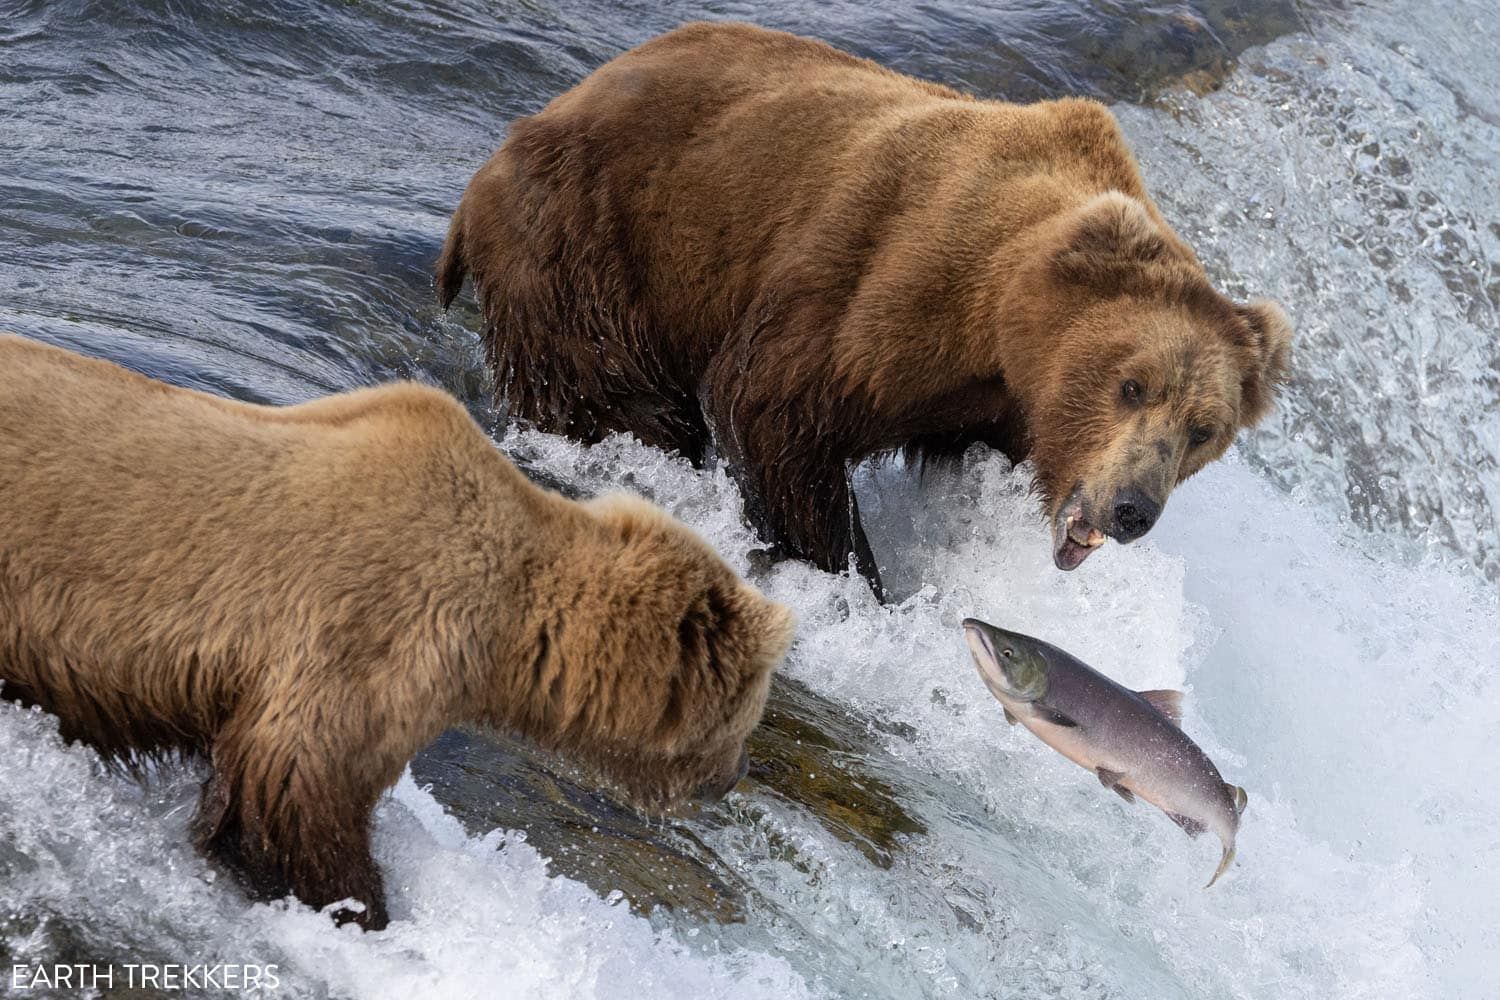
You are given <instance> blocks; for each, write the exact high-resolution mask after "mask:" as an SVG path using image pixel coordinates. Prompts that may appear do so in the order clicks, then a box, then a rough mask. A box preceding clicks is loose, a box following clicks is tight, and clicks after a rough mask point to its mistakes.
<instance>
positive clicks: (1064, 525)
mask: <svg viewBox="0 0 1500 1000" xmlns="http://www.w3.org/2000/svg"><path fill="white" fill-rule="evenodd" d="M1104 537H1105V536H1104V532H1102V531H1100V530H1099V529H1098V528H1096V527H1095V526H1094V525H1093V524H1092V523H1091V522H1090V521H1089V520H1088V519H1087V518H1086V517H1084V516H1083V490H1082V487H1081V486H1075V487H1073V492H1071V493H1069V494H1068V497H1067V499H1066V500H1064V501H1063V502H1062V504H1061V505H1059V506H1058V508H1057V513H1056V514H1054V515H1053V517H1052V562H1053V564H1054V565H1055V566H1057V568H1058V569H1060V570H1062V571H1063V572H1065V573H1066V572H1069V571H1071V570H1075V569H1077V568H1078V567H1079V566H1081V565H1083V561H1084V560H1085V559H1087V558H1088V557H1089V556H1090V555H1092V554H1093V552H1094V550H1095V549H1097V548H1098V547H1099V546H1101V545H1103V544H1104Z"/></svg>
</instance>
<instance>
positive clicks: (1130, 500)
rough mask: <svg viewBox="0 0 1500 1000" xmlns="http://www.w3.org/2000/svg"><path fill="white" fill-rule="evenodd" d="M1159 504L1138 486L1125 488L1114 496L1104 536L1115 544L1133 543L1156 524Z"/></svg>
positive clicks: (1159, 514)
mask: <svg viewBox="0 0 1500 1000" xmlns="http://www.w3.org/2000/svg"><path fill="white" fill-rule="evenodd" d="M1160 516H1161V504H1160V503H1159V502H1158V501H1156V500H1153V499H1152V498H1151V497H1149V496H1147V495H1146V492H1145V491H1144V490H1142V489H1141V488H1140V487H1138V486H1127V487H1125V488H1124V489H1122V490H1120V491H1119V492H1118V493H1116V494H1115V502H1114V507H1113V509H1112V510H1111V512H1110V526H1109V529H1108V530H1106V531H1105V534H1107V535H1109V537H1111V538H1113V539H1114V540H1115V541H1117V542H1121V543H1124V542H1133V541H1135V540H1136V539H1137V538H1140V537H1141V536H1142V535H1144V534H1145V533H1146V532H1148V531H1150V530H1151V527H1152V525H1154V524H1156V519H1157V518H1158V517H1160Z"/></svg>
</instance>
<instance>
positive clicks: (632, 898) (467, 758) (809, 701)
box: [411, 678, 926, 923]
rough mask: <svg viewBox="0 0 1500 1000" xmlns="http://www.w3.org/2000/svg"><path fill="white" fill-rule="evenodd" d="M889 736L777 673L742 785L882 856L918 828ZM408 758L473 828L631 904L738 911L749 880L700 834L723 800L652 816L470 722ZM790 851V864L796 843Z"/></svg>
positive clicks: (729, 916) (720, 815) (884, 862)
mask: <svg viewBox="0 0 1500 1000" xmlns="http://www.w3.org/2000/svg"><path fill="white" fill-rule="evenodd" d="M886 738H888V737H887V735H886V734H885V733H884V732H882V730H881V728H880V727H879V726H878V725H877V724H876V723H874V722H873V721H871V720H868V719H863V718H861V717H859V716H858V715H855V714H853V713H851V712H850V711H849V710H848V709H846V708H844V707H842V706H840V705H837V704H835V703H833V702H831V701H828V700H827V699H824V698H821V697H819V696H818V695H816V694H814V693H813V692H812V691H810V690H808V689H807V688H806V687H804V686H803V685H801V684H799V683H797V682H795V681H790V680H787V679H784V678H778V679H777V680H776V681H775V682H774V683H773V685H772V688H771V698H770V701H769V703H768V705H767V707H766V715H765V718H764V719H763V720H762V722H761V725H760V726H759V727H757V729H756V730H755V732H754V733H753V734H752V735H751V738H750V759H751V762H752V763H751V771H750V776H749V778H747V779H746V780H745V781H744V782H742V783H741V784H740V786H739V794H745V795H749V796H756V795H773V796H776V797H777V798H779V799H782V800H783V801H785V802H787V803H789V804H792V805H794V806H795V807H797V808H799V809H801V810H802V811H804V812H806V813H807V814H808V815H809V816H811V817H812V818H813V819H815V820H816V821H817V822H818V823H819V824H820V825H821V826H822V827H823V828H824V829H826V830H827V831H828V832H829V833H830V834H831V835H832V836H834V837H835V838H837V839H838V840H840V841H843V842H844V843H847V844H850V845H851V846H853V847H855V848H856V849H858V850H859V851H860V853H861V854H863V855H864V856H865V857H866V858H868V859H869V860H870V862H871V863H873V864H876V865H879V866H880V867H882V868H888V867H890V865H891V863H892V859H893V857H894V855H895V854H896V852H898V851H899V850H900V849H901V846H902V843H903V840H904V838H906V837H910V836H914V835H917V834H922V833H925V832H926V828H925V827H924V826H923V825H922V823H921V822H920V821H918V820H917V819H915V818H914V817H912V816H911V815H910V814H909V813H908V812H907V811H906V810H905V809H903V808H902V806H901V805H900V804H899V803H900V800H901V798H902V797H903V796H902V794H901V792H900V790H899V789H897V788H895V787H893V786H892V784H891V783H890V781H888V780H887V779H886V778H885V777H882V776H881V775H880V774H879V772H880V771H881V770H883V769H884V768H883V766H882V765H883V764H886V763H890V764H892V765H894V762H893V761H891V760H890V755H889V754H888V753H887V752H886V751H885V750H884V748H883V746H882V743H883V741H884V740H885V739H886ZM411 767H412V777H413V778H414V779H415V780H416V782H417V783H418V784H419V785H429V786H430V790H431V792H432V795H433V797H434V798H436V799H437V800H438V802H440V803H441V804H442V805H443V807H444V808H445V809H447V810H448V811H449V812H450V813H452V814H453V815H454V816H455V817H457V818H458V819H459V820H460V821H461V822H462V823H463V824H464V827H465V829H467V830H468V831H469V832H470V833H471V834H474V835H479V834H484V833H487V832H489V831H491V830H495V829H504V830H516V831H520V832H521V834H520V835H521V836H524V838H525V839H526V841H527V842H528V843H530V844H531V845H532V846H533V847H535V848H536V849H537V850H538V851H540V852H541V853H542V854H543V855H545V856H546V857H547V858H548V859H549V861H550V865H551V869H552V871H553V873H554V874H557V875H564V876H567V877H568V878H572V879H577V880H578V881H580V882H583V883H584V884H585V885H588V886H589V887H591V888H592V889H593V890H594V891H595V892H597V893H599V895H601V896H603V897H605V898H609V897H610V896H611V894H614V893H618V894H620V896H621V897H623V899H625V900H626V901H628V902H629V904H630V907H631V909H633V910H636V911H639V912H650V911H651V910H654V909H656V908H658V907H663V908H666V909H669V910H674V911H682V912H685V913H687V914H689V915H691V916H693V917H696V918H700V919H707V920H713V921H715V922H719V923H726V922H733V921H739V920H743V919H744V917H745V910H746V896H747V895H748V894H750V893H752V892H753V891H754V890H753V889H752V888H751V887H750V886H749V885H747V884H746V883H745V882H744V881H743V880H742V879H741V878H740V877H739V876H738V875H737V874H736V871H735V868H734V865H733V864H732V863H731V862H730V861H727V860H725V859H723V858H721V857H719V856H718V855H717V854H716V853H714V851H713V850H712V849H711V848H710V847H709V846H707V845H706V844H705V843H704V840H703V838H702V837H701V836H700V832H702V831H707V830H711V829H716V828H718V827H720V826H722V825H724V824H727V823H733V822H734V821H733V819H732V818H731V817H730V815H729V810H730V809H731V808H732V805H730V804H725V803H721V804H715V805H705V806H701V807H697V808H693V807H688V808H687V809H685V810H683V811H682V812H681V813H680V814H677V815H672V816H668V817H665V818H661V819H651V818H648V817H645V816H642V815H641V814H639V813H637V812H635V811H634V810H632V809H629V808H627V807H624V806H621V805H620V804H619V803H617V802H615V801H614V800H613V799H611V798H610V797H609V796H608V795H607V794H605V793H603V792H599V791H596V790H594V789H593V788H591V787H589V786H588V785H586V784H584V783H582V782H581V781H580V780H575V778H574V777H573V776H572V775H570V774H569V773H568V772H567V770H566V769H565V767H564V766H563V765H562V764H561V763H560V762H558V761H557V760H555V759H553V758H550V757H548V756H547V755H544V754H538V753H536V752H535V751H533V750H531V749H530V748H529V747H527V746H526V745H525V744H523V743H521V742H519V741H517V740H513V739H510V738H508V737H504V736H499V735H495V734H490V733H482V732H476V731H458V730H454V731H450V732H448V733H445V734H444V735H443V736H442V737H441V738H440V739H439V740H438V741H437V742H436V743H434V744H433V745H432V746H431V747H429V748H428V749H427V750H426V751H424V752H423V753H422V754H420V755H419V756H418V757H417V758H416V759H415V760H413V761H412V765H411ZM889 770H890V773H894V772H895V768H894V766H892V767H891V768H890V769H889ZM908 797H909V796H908ZM785 850H786V852H787V854H788V856H789V860H790V861H791V863H793V864H796V863H797V861H796V858H795V848H794V847H791V846H790V845H785Z"/></svg>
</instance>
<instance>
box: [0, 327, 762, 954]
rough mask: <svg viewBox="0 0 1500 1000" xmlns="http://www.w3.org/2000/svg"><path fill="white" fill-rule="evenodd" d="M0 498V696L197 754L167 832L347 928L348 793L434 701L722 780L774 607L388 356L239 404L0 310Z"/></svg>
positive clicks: (587, 760)
mask: <svg viewBox="0 0 1500 1000" xmlns="http://www.w3.org/2000/svg"><path fill="white" fill-rule="evenodd" d="M0 511H4V515H3V517H0V697H5V698H8V699H11V700H19V701H21V702H23V703H25V704H34V705H39V706H41V707H42V708H43V709H45V710H46V711H48V712H51V713H53V714H54V715H56V716H57V717H58V719H59V720H60V729H61V733H62V735H63V736H64V737H65V738H66V739H68V740H82V741H85V742H87V743H90V744H92V745H94V746H95V747H97V748H98V749H99V750H100V751H101V752H102V753H103V754H104V755H106V756H107V757H109V758H112V759H114V760H116V761H120V762H123V763H125V764H127V765H130V764H134V763H137V762H139V761H141V760H143V759H147V758H151V757H158V756H175V755H178V754H198V755H201V756H202V757H204V758H206V759H207V760H208V762H209V764H210V771H211V773H210V776H209V777H208V779H207V780H206V782H205V784H204V788H203V794H202V799H201V802H200V805H199V809H198V812H197V815H196V817H195V819H194V823H193V829H194V833H195V837H196V841H197V843H198V845H199V846H200V847H201V848H202V849H203V850H204V851H205V852H206V853H207V854H208V855H209V856H210V857H211V858H213V859H215V860H217V861H218V862H220V863H221V864H222V865H223V866H224V867H226V868H227V869H229V870H230V871H232V872H233V873H235V874H237V875H239V876H240V877H241V878H242V879H243V880H244V881H245V882H246V883H247V884H248V886H249V887H250V888H251V889H252V891H253V892H255V893H256V894H257V895H259V896H261V897H265V898H273V897H279V896H284V895H285V894H286V893H288V892H291V893H294V894H295V895H296V896H297V897H298V898H299V899H301V900H302V901H303V902H305V903H307V904H309V905H311V906H314V907H322V906H326V905H328V904H330V903H335V902H337V901H339V900H343V899H346V898H349V897H352V898H354V899H355V900H357V901H359V902H360V903H362V904H363V906H364V909H363V912H362V913H351V911H350V910H349V909H344V910H340V911H339V912H338V914H337V915H338V916H339V919H341V920H347V919H353V920H355V921H357V922H358V923H360V924H362V925H363V926H365V927H366V928H372V929H373V928H379V927H382V926H384V925H385V924H386V921H387V914H386V909H385V901H384V898H383V893H382V888H381V879H380V873H379V871H378V870H377V868H376V866H375V863H374V861H373V860H372V859H371V856H370V840H369V824H370V814H371V810H372V808H373V807H374V806H375V804H376V800H377V799H378V797H379V796H380V794H381V793H382V791H383V790H385V789H386V788H388V787H389V786H390V785H391V784H393V783H394V782H395V781H396V779H397V778H398V777H399V776H400V774H401V771H402V768H403V767H405V766H406V763H407V761H408V760H409V759H410V758H411V756H412V755H413V754H415V753H416V752H417V751H419V750H421V749H422V748H423V747H424V746H426V745H427V744H428V743H430V742H431V741H432V740H433V739H434V738H436V737H437V736H438V734H439V733H441V732H442V731H443V730H444V729H445V728H448V727H450V726H454V725H458V724H470V723H472V724H478V725H481V726H490V727H494V728H497V729H501V730H505V731H510V732H515V733H519V734H521V735H522V736H524V737H527V738H529V739H531V740H532V741H534V742H535V743H537V744H540V745H541V746H542V747H544V748H547V749H550V750H554V751H557V752H559V753H560V754H562V755H564V756H565V757H567V758H569V759H571V760H573V761H576V762H579V763H581V764H583V765H585V766H586V767H588V768H590V769H592V770H593V771H594V772H595V773H597V774H598V775H600V776H601V777H602V778H603V779H604V780H606V781H607V782H609V783H611V784H613V785H614V786H616V787H617V788H618V789H619V790H621V791H622V792H623V793H624V794H625V795H626V796H627V797H629V798H631V799H633V800H634V801H636V802H638V803H639V804H642V805H644V806H646V807H650V808H656V807H662V806H665V805H668V804H671V803H675V802H677V801H678V800H680V799H682V798H684V797H685V796H687V795H689V794H722V792H724V791H727V789H728V787H729V786H731V785H732V784H733V783H734V782H735V781H737V780H738V779H739V777H740V776H741V775H742V774H743V771H744V766H745V763H746V760H745V751H744V744H745V739H746V737H747V736H748V734H749V733H750V731H751V729H752V728H753V727H754V726H755V725H756V723H757V721H758V720H759V719H760V716H761V712H762V709H763V707H764V704H765V699H766V694H767V689H768V685H769V682H770V677H771V674H772V671H773V670H774V668H775V666H776V664H777V663H778V662H779V660H780V658H781V657H782V655H783V653H784V652H785V650H786V648H787V645H788V642H789V641H790V636H791V628H792V622H791V617H790V614H789V612H788V611H787V610H786V609H785V608H784V607H782V606H781V605H779V604H776V603H773V602H771V601H769V600H767V599H766V598H765V597H763V596H762V595H761V594H760V593H759V592H757V591H756V590H754V589H753V588H751V587H750V586H749V585H747V584H746V583H744V582H743V581H741V580H740V578H739V577H738V576H736V574H735V573H734V572H733V571H732V570H731V569H730V568H729V567H728V566H727V565H726V564H725V563H724V562H723V561H722V560H721V559H720V558H719V557H718V556H717V555H716V554H715V553H714V551H713V550H712V549H710V548H709V547H708V545H706V544H705V543H704V542H703V541H702V540H701V539H700V538H699V537H698V536H696V535H695V534H694V533H693V532H692V531H690V530H689V529H688V528H686V527H685V526H683V525H682V524H680V523H679V522H677V521H675V520H673V519H672V518H671V517H669V516H668V515H667V514H665V513H664V512H662V511H661V510H659V509H657V508H655V507H653V506H651V505H650V504H648V503H646V502H644V501H642V500H639V499H635V498H631V497H627V496H607V497H603V498H599V499H595V500H592V501H589V502H585V503H578V502H574V501H571V500H566V499H564V498H562V497H560V496H558V495H556V494H553V493H549V492H547V491H545V490H543V489H541V488H539V487H537V486H534V485H533V484H531V483H530V482H529V481H528V480H527V479H526V478H525V477H524V476H523V475H521V473H520V472H519V471H517V470H516V468H515V467H514V466H512V465H511V464H510V463H509V462H508V461H507V460H506V459H505V458H503V457H502V456H501V455H500V453H499V452H498V451H497V450H496V448H495V447H494V445H493V443H492V442H491V440H490V439H489V438H488V436H487V435H485V434H484V432H483V431H481V430H480V428H479V427H478V426H477V425H476V424H475V423H474V422H473V420H472V419H471V418H470V417H469V415H468V414H467V413H466V412H465V410H464V409H463V408H462V407H461V406H460V405H459V404H458V402H457V401H455V400H454V399H452V398H451V397H449V396H448V395H446V394H445V393H442V392H440V391H438V390H436V389H432V388H427V387H423V386H419V385H413V384H395V385H387V386H382V387H379V388H372V389H362V390H359V391H357V392H350V393H346V394H343V395H337V396H331V397H328V398H325V399H320V400H316V401H313V402H309V403H304V404H301V405H297V406H288V407H266V406H256V405H250V404H246V403H239V402H233V401H229V400H224V399H220V398H217V397H214V396H210V395H206V394H204V393H200V392H193V391H189V390H185V389H180V388H175V387H172V386H168V385H164V384H162V383H159V382H155V381H152V380H150V379H147V378H145V377H143V376H140V375H137V374H134V373H132V372H129V371H126V370H124V369H122V368H119V367H116V366H115V365H112V364H109V363H107V362H103V361H98V360H94V359H90V358H84V357H81V356H78V355H75V354H72V353H70V352H67V351H64V350H61V349H58V348H54V347H49V346H45V345H42V344H39V343H35V342H32V341H28V340H24V339H21V338H19V337H14V336H3V337H0Z"/></svg>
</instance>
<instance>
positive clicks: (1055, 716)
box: [1031, 701, 1078, 729]
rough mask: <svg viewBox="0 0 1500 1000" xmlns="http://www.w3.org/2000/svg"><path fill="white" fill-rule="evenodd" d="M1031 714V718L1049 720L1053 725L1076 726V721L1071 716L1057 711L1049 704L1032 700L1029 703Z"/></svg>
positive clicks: (1070, 727)
mask: <svg viewBox="0 0 1500 1000" xmlns="http://www.w3.org/2000/svg"><path fill="white" fill-rule="evenodd" d="M1031 715H1032V717H1033V718H1037V719H1041V720H1042V721H1044V722H1050V723H1052V724H1053V725H1054V726H1062V727H1063V728H1065V729H1076V728H1078V723H1077V722H1074V721H1073V719H1072V717H1071V716H1069V715H1066V714H1065V713H1063V712H1059V711H1058V710H1057V709H1055V708H1053V707H1052V706H1051V705H1043V704H1042V703H1041V702H1039V701H1034V702H1032V703H1031Z"/></svg>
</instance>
